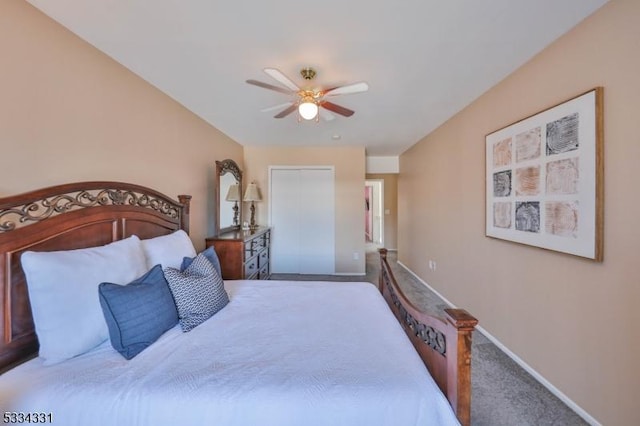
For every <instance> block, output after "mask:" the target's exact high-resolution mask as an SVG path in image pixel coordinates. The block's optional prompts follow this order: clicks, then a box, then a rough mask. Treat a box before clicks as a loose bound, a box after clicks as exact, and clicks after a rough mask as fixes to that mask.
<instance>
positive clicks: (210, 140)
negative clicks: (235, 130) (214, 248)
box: [0, 0, 242, 248]
mask: <svg viewBox="0 0 640 426" xmlns="http://www.w3.org/2000/svg"><path fill="white" fill-rule="evenodd" d="M0 53H1V54H0V152H1V154H0V196H6V195H12V194H15V193H20V192H24V191H27V190H31V189H36V188H40V187H43V186H49V185H55V184H60V183H67V182H74V181H81V180H117V181H125V182H132V183H137V184H141V185H145V186H150V187H152V188H154V189H157V190H159V191H161V192H163V193H165V194H167V195H170V196H172V197H174V198H175V197H176V196H177V195H178V194H183V193H187V194H191V195H192V196H193V204H192V206H193V207H192V210H191V213H192V216H191V230H192V233H191V235H192V238H193V240H194V244H195V245H196V247H197V248H201V247H203V246H204V240H203V239H204V237H205V236H206V235H207V234H210V233H212V232H213V206H214V204H213V193H214V190H213V185H214V184H213V182H214V181H213V175H214V172H215V160H221V159H224V158H234V159H235V160H237V161H238V162H239V163H240V164H242V146H240V145H238V144H237V143H235V142H234V141H232V140H231V139H229V138H228V137H226V136H225V135H224V134H222V133H221V132H219V131H218V130H216V129H215V128H214V127H212V126H210V125H209V124H207V123H206V122H204V121H203V120H201V119H200V118H198V117H197V116H195V115H194V114H192V113H191V112H189V111H187V110H186V109H185V108H183V107H182V106H181V105H179V104H178V103H176V102H175V101H173V100H172V99H171V98H169V97H168V96H166V95H164V94H163V93H161V92H160V91H158V90H157V89H155V88H154V87H152V86H150V85H149V84H148V83H146V82H144V81H143V80H142V79H140V78H138V77H137V76H136V75H134V74H133V73H131V72H130V71H128V70H127V69H125V68H124V67H122V66H121V65H119V64H118V63H116V62H115V61H113V60H111V59H110V58H109V57H107V56H106V55H104V54H103V53H101V52H99V51H98V50H97V49H95V48H93V47H92V46H90V45H89V44H87V43H86V42H84V41H82V40H80V39H79V38H78V37H76V36H75V35H73V34H72V33H70V32H69V31H67V30H66V29H65V28H63V27H62V26H60V25H59V24H57V23H55V22H54V21H53V20H51V19H49V18H48V17H46V16H45V15H43V14H42V13H40V12H39V11H37V10H36V9H35V8H33V7H32V6H30V5H28V3H26V2H24V1H21V0H2V2H0Z"/></svg>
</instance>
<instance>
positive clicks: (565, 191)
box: [485, 87, 604, 262]
mask: <svg viewBox="0 0 640 426" xmlns="http://www.w3.org/2000/svg"><path fill="white" fill-rule="evenodd" d="M603 94H604V89H603V88H602V87H596V88H594V89H591V90H589V91H588V92H585V93H583V94H580V95H578V96H576V97H574V98H571V99H569V100H567V101H564V102H562V103H560V104H558V105H555V106H553V107H550V108H548V109H546V110H544V111H540V112H538V113H536V114H534V115H531V116H529V117H527V118H524V119H522V120H519V121H517V122H515V123H513V124H510V125H508V126H506V127H503V128H501V129H499V130H496V131H494V132H492V133H490V134H488V135H486V137H485V144H486V198H485V200H486V236H487V237H492V238H499V239H503V240H508V241H513V242H516V243H521V244H527V245H531V246H535V247H540V248H544V249H548V250H554V251H558V252H562V253H568V254H572V255H575V256H580V257H584V258H587V259H592V260H595V261H598V262H601V261H602V259H603V221H604V205H603V204H604V197H603V196H604V194H603V189H604V188H603V175H604V159H603V155H604V152H603V143H604V129H603Z"/></svg>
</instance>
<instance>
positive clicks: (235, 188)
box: [225, 183, 240, 201]
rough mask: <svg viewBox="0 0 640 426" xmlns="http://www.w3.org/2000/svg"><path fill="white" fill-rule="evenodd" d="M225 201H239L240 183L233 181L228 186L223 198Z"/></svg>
mask: <svg viewBox="0 0 640 426" xmlns="http://www.w3.org/2000/svg"><path fill="white" fill-rule="evenodd" d="M225 200H227V201H240V185H238V184H237V183H234V184H233V185H231V186H230V187H229V190H228V191H227V196H226V198H225Z"/></svg>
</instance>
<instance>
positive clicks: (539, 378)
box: [398, 261, 602, 426]
mask: <svg viewBox="0 0 640 426" xmlns="http://www.w3.org/2000/svg"><path fill="white" fill-rule="evenodd" d="M398 265H400V266H402V267H403V268H404V269H405V270H406V271H407V272H408V273H410V274H411V275H413V276H414V278H415V279H417V280H418V281H419V282H421V283H422V284H423V285H424V286H425V287H427V288H428V289H429V290H431V291H432V292H434V293H435V294H436V295H437V296H438V297H439V298H441V299H442V300H443V301H444V302H445V303H446V304H447V305H449V306H450V307H452V308H457V306H455V305H454V304H453V303H451V302H450V301H449V300H447V298H446V297H444V296H443V295H442V294H440V293H439V292H438V291H437V290H436V289H434V288H433V287H431V286H430V285H429V284H427V283H426V282H425V281H424V280H423V279H422V278H420V277H419V276H418V275H417V274H416V273H415V272H413V271H412V270H411V269H409V268H408V267H407V266H406V265H405V264H404V263H402V262H400V261H398ZM476 329H477V330H478V331H479V332H480V333H482V334H483V335H484V336H485V337H486V338H487V339H489V340H490V341H491V342H492V343H493V344H494V345H496V346H497V347H498V348H499V349H500V350H501V351H502V352H504V353H505V354H507V356H508V357H509V358H511V359H512V360H513V361H515V363H516V364H518V365H519V366H520V367H522V368H523V369H524V370H525V371H526V372H527V373H529V374H531V376H533V378H534V379H536V380H537V381H538V382H540V384H541V385H542V386H544V387H545V388H547V389H548V390H549V392H551V393H552V394H554V395H555V396H556V397H558V399H560V400H561V401H562V402H564V403H565V404H566V405H567V406H568V407H569V408H571V409H572V410H573V411H575V412H576V414H578V415H579V416H580V417H582V418H583V419H584V421H585V422H587V423H589V424H590V425H592V426H602V424H601V423H600V422H598V421H597V420H596V419H595V418H593V416H591V415H590V414H589V413H587V412H586V411H585V410H584V409H583V408H582V407H580V406H579V405H578V404H576V403H575V402H574V401H573V400H572V399H571V398H569V397H568V396H567V395H565V394H564V393H563V392H562V391H561V390H560V389H558V388H557V387H555V386H554V385H553V384H551V382H549V381H548V380H547V379H545V378H544V376H542V374H540V373H538V372H537V371H536V370H534V369H533V367H531V366H530V365H529V364H527V363H526V362H525V361H523V360H522V358H520V357H519V356H518V355H516V354H515V353H513V352H511V350H509V348H507V347H506V346H505V345H504V344H502V342H500V341H499V340H498V339H497V338H496V337H495V336H493V335H492V334H491V333H489V332H488V331H487V330H485V329H484V328H482V327H481V326H479V325H478V326H476Z"/></svg>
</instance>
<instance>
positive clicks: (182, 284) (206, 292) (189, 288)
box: [164, 253, 229, 332]
mask: <svg viewBox="0 0 640 426" xmlns="http://www.w3.org/2000/svg"><path fill="white" fill-rule="evenodd" d="M164 276H165V277H166V279H167V282H168V283H169V289H170V290H171V293H172V294H173V299H174V300H175V301H176V307H177V308H178V316H179V318H180V326H182V331H184V332H187V331H190V330H192V329H193V328H194V327H197V326H198V325H200V324H202V323H203V322H205V321H206V320H207V319H209V318H211V317H212V316H213V315H214V314H215V313H216V312H218V311H219V310H220V309H222V308H224V307H225V306H226V305H227V303H229V296H228V295H227V292H226V291H225V289H224V282H223V281H222V278H221V277H220V275H218V272H217V271H216V269H215V268H214V267H213V265H212V264H211V262H210V261H209V260H208V259H207V258H206V257H205V256H204V254H202V253H201V254H199V255H197V256H196V258H195V259H194V260H193V262H191V264H190V265H189V266H188V267H187V269H185V270H184V271H182V272H181V271H179V270H177V269H174V268H165V269H164Z"/></svg>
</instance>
